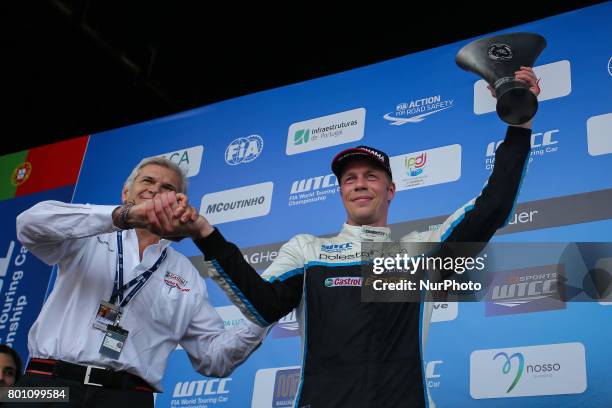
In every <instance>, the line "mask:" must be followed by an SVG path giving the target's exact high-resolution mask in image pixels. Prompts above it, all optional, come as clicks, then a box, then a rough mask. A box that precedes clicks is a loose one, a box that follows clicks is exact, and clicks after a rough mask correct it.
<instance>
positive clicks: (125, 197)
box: [121, 184, 130, 204]
mask: <svg viewBox="0 0 612 408" xmlns="http://www.w3.org/2000/svg"><path fill="white" fill-rule="evenodd" d="M129 190H130V189H129V187H128V185H127V184H124V185H123V190H121V202H123V204H126V203H127V201H128V191H129Z"/></svg>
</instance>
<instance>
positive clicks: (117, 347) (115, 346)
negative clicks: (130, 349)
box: [100, 325, 129, 360]
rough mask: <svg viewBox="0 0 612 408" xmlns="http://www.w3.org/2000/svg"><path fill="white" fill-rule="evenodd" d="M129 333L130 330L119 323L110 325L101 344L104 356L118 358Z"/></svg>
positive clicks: (101, 352)
mask: <svg viewBox="0 0 612 408" xmlns="http://www.w3.org/2000/svg"><path fill="white" fill-rule="evenodd" d="M128 334H129V332H128V331H127V330H125V329H124V328H122V327H121V326H119V325H117V326H113V325H108V327H107V329H106V334H105V335H104V340H102V345H101V346H100V354H101V355H103V356H104V357H108V358H112V359H114V360H117V359H118V358H119V355H120V354H121V350H123V346H124V345H125V341H126V340H127V336H128Z"/></svg>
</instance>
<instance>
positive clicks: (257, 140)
mask: <svg viewBox="0 0 612 408" xmlns="http://www.w3.org/2000/svg"><path fill="white" fill-rule="evenodd" d="M263 146H264V142H263V139H262V138H261V137H260V136H259V135H250V136H247V137H239V138H238V139H235V140H233V141H232V142H231V143H230V144H229V146H227V149H225V162H226V163H227V164H229V165H230V166H236V165H238V164H242V163H250V162H252V161H253V160H255V159H256V158H258V157H259V155H260V154H261V152H262V150H263Z"/></svg>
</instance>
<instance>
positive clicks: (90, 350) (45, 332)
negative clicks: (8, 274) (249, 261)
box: [17, 201, 266, 391]
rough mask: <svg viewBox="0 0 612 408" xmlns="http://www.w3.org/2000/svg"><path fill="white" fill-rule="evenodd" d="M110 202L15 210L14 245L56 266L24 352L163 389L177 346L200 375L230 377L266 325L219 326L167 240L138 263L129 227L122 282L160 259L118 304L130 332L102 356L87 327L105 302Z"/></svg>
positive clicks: (113, 251)
mask: <svg viewBox="0 0 612 408" xmlns="http://www.w3.org/2000/svg"><path fill="white" fill-rule="evenodd" d="M114 208H116V206H100V205H82V204H66V203H62V202H58V201H44V202H41V203H39V204H37V205H35V206H34V207H32V208H30V209H29V210H27V211H24V212H23V213H22V214H20V215H19V216H18V217H17V237H18V239H19V240H20V241H21V243H22V244H23V245H25V246H26V247H27V248H28V249H29V250H30V251H31V252H32V253H33V254H34V255H36V256H37V257H38V258H40V259H41V260H42V261H44V262H45V263H47V264H49V265H52V264H58V266H59V269H58V274H57V280H56V282H55V286H54V288H53V291H52V292H51V295H50V296H49V298H48V299H47V301H46V302H45V304H44V305H43V308H42V311H41V312H40V315H39V316H38V318H37V319H36V322H35V323H34V324H33V326H32V328H31V329H30V333H29V336H28V348H29V351H30V356H31V357H35V358H36V357H37V358H50V359H56V360H64V361H69V362H72V363H77V364H90V365H96V366H102V367H106V368H111V369H113V370H125V371H128V372H131V373H133V374H136V375H138V376H140V377H142V378H143V379H144V380H146V381H147V382H148V383H149V384H151V386H153V387H154V388H155V389H157V390H159V391H161V386H160V382H161V379H162V377H163V374H164V371H165V369H166V363H167V360H168V355H169V354H170V352H172V351H173V350H174V349H175V348H176V346H177V344H180V345H181V346H182V347H183V348H184V349H185V351H186V352H187V354H188V355H189V358H190V360H191V363H192V365H193V367H194V369H195V370H197V371H198V372H200V373H201V374H204V375H208V376H226V375H228V374H229V373H230V372H231V371H232V370H233V369H234V368H235V367H236V366H237V365H239V364H240V363H241V362H242V361H243V360H244V359H245V358H247V357H248V356H249V354H250V353H252V352H253V351H254V350H255V348H257V346H258V345H259V343H260V342H261V340H262V339H263V337H264V336H265V332H266V330H265V329H262V328H260V327H258V326H256V325H254V324H251V323H250V322H248V323H246V324H245V325H243V326H238V327H235V328H233V329H230V330H226V329H225V328H224V326H223V321H222V320H221V318H220V317H219V315H218V314H217V312H216V310H215V308H214V307H213V306H212V305H211V304H210V303H209V301H208V293H207V291H206V285H205V283H204V280H203V279H202V278H201V277H200V275H199V273H198V271H197V270H196V269H195V268H194V267H193V265H192V264H191V262H190V261H189V260H188V259H187V258H186V257H185V256H184V255H182V254H180V253H178V252H176V251H175V250H174V249H173V248H172V247H170V246H169V245H170V241H167V240H161V241H160V242H159V243H157V244H154V245H150V246H148V247H147V248H146V249H145V250H144V252H143V256H142V261H140V259H139V250H138V238H137V236H136V232H135V231H134V230H126V231H123V232H122V238H123V239H122V240H123V253H124V255H123V265H124V283H127V282H129V281H130V280H131V279H132V278H134V277H136V276H138V275H140V274H141V273H143V272H144V271H145V270H147V269H148V268H149V267H151V266H152V265H153V264H154V263H155V261H157V259H158V258H159V257H160V255H161V253H162V251H163V250H164V249H165V248H167V257H166V259H165V260H164V261H163V262H162V263H161V265H160V266H159V268H158V269H157V270H156V271H155V272H154V273H153V275H152V276H151V278H150V279H149V280H148V281H147V283H146V284H145V285H144V287H143V288H142V289H141V290H140V292H138V294H137V295H136V296H135V297H134V298H133V299H132V300H131V301H130V302H129V303H128V305H127V306H126V307H125V308H123V311H122V312H123V315H122V317H121V321H120V324H121V326H122V327H123V328H124V329H126V330H128V331H129V335H128V338H127V341H126V342H125V345H124V347H123V350H122V352H121V355H120V357H119V359H118V360H114V359H109V358H106V357H103V356H102V355H100V353H99V350H100V345H101V344H102V340H103V338H104V334H105V333H104V332H103V331H101V330H98V329H95V328H94V327H93V326H92V325H93V321H94V318H95V315H96V312H97V311H98V307H99V305H100V301H101V300H104V301H108V300H109V299H110V296H111V293H112V290H113V282H114V279H115V269H116V263H117V233H116V228H115V227H114V226H113V223H112V217H111V215H112V211H113V209H114ZM177 276H178V277H177ZM177 283H178V286H179V287H178V288H177V287H176V285H177ZM173 285H174V286H173ZM127 293H129V290H128V291H127Z"/></svg>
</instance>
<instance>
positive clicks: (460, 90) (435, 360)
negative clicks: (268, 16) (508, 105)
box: [74, 3, 612, 408]
mask: <svg viewBox="0 0 612 408" xmlns="http://www.w3.org/2000/svg"><path fill="white" fill-rule="evenodd" d="M611 15H612V3H605V4H601V5H597V6H594V7H591V8H587V9H583V10H580V11H576V12H572V13H568V14H564V15H561V16H557V17H553V18H549V19H546V20H541V21H538V22H534V23H530V24H526V25H524V26H520V27H516V28H513V29H511V30H506V32H515V31H530V32H536V33H539V34H541V35H543V36H544V37H545V38H546V39H547V42H548V46H547V48H546V49H545V50H544V52H543V53H542V55H541V56H540V58H539V59H538V61H537V64H536V65H537V66H536V73H538V76H539V77H540V78H541V85H542V87H543V90H544V91H543V94H542V95H541V98H540V106H539V112H538V115H537V117H536V120H535V125H534V126H535V127H534V137H533V140H532V153H531V157H530V165H529V169H528V172H527V175H526V177H525V180H524V183H523V186H522V190H521V193H520V196H519V200H518V201H519V204H518V206H517V213H516V218H515V219H514V221H513V222H512V224H511V225H510V226H509V227H507V228H505V229H504V230H502V231H500V232H499V234H498V235H497V236H496V239H497V240H500V241H515V242H528V241H533V242H547V241H566V242H567V241H581V240H582V241H612V232H610V231H612V229H611V228H610V227H611V224H610V219H611V218H612V213H611V212H610V206H609V204H608V203H609V202H610V200H611V199H612V181H611V179H610V177H609V175H610V173H611V171H612V154H611V153H612V136H611V135H612V119H611V118H612V115H611V112H612V68H610V64H611V62H610V61H611V57H612V52H611V47H610V45H611V42H610V39H611V38H612V28H611V26H610V24H609V19H610V16H611ZM468 41H469V40H466V41H462V42H459V43H455V44H450V45H447V46H444V47H440V48H436V49H433V50H429V51H425V52H421V53H417V54H414V55H409V56H406V57H402V58H397V59H394V60H390V61H386V62H382V63H379V64H375V65H371V66H367V67H363V68H360V69H356V70H352V71H348V72H345V73H342V74H338V75H332V76H328V77H324V78H320V79H317V80H312V81H308V82H304V83H300V84H295V85H292V86H287V87H283V88H279V89H274V90H270V91H266V92H260V93H256V94H253V95H248V96H245V97H241V98H237V99H232V100H228V101H225V102H221V103H217V104H214V105H210V106H207V107H203V108H200V109H196V110H192V111H189V112H185V113H182V114H179V115H174V116H171V117H167V118H163V119H159V120H154V121H151V122H147V123H143V124H139V125H135V126H130V127H126V128H122V129H117V130H112V131H108V132H104V133H100V134H97V135H93V136H92V137H91V139H90V143H89V147H88V150H87V154H86V156H85V160H84V163H83V168H82V172H81V176H80V179H79V183H78V185H77V187H76V191H75V197H74V201H75V202H90V203H99V204H112V203H118V202H119V198H120V191H121V186H122V184H123V182H124V180H125V178H126V176H127V175H128V174H129V172H130V170H131V169H132V167H133V166H134V165H135V164H136V163H137V162H138V161H139V160H140V159H142V158H144V157H149V156H157V155H162V154H166V155H168V156H170V153H172V152H178V153H176V154H174V155H172V157H173V158H174V159H176V160H177V161H180V162H181V165H183V166H185V168H186V169H188V171H189V174H190V175H191V176H190V190H189V196H190V199H191V201H192V203H193V204H194V205H195V206H196V207H198V208H200V211H201V212H202V213H203V214H205V215H207V216H208V217H209V218H214V219H216V220H217V225H218V227H219V228H220V230H221V231H222V232H223V233H224V235H225V236H226V237H227V238H228V239H230V240H232V241H234V242H235V243H236V244H237V245H239V246H240V247H241V248H243V249H244V250H245V252H247V253H248V254H257V256H258V257H260V256H261V255H262V254H267V255H265V256H268V257H269V256H270V254H271V253H273V252H274V251H276V250H278V247H279V246H280V244H281V243H282V242H284V241H286V240H288V239H289V238H290V237H291V236H293V235H295V234H297V233H312V234H317V235H320V234H330V233H333V232H336V231H338V230H339V229H340V227H341V224H342V222H343V220H344V210H343V208H342V204H341V202H340V200H339V198H338V194H337V191H336V190H337V189H336V180H335V178H334V177H333V176H331V170H330V161H331V158H332V157H333V155H334V154H335V153H337V152H338V151H340V150H341V149H343V148H347V147H349V146H354V145H357V144H361V143H363V144H368V145H372V146H375V147H377V148H379V149H382V150H384V151H386V152H387V153H388V154H389V155H390V156H394V157H395V159H394V160H395V161H396V166H397V167H395V168H394V177H395V181H396V183H398V185H400V184H401V185H402V186H408V185H410V186H412V188H403V187H402V188H401V189H400V190H401V191H399V192H398V194H397V195H396V198H395V200H394V202H393V204H392V206H391V216H390V220H389V221H390V223H391V224H392V227H393V228H394V230H397V231H399V232H401V233H404V232H407V231H404V230H406V229H421V230H424V229H427V228H434V227H435V224H437V223H439V222H440V221H441V220H442V219H443V217H444V216H445V215H448V214H450V213H451V212H453V211H454V210H455V209H456V208H458V207H459V206H460V205H462V204H463V203H464V202H466V201H468V200H469V199H471V198H472V197H473V196H474V195H476V194H478V192H479V191H480V189H481V188H482V185H483V183H484V181H485V180H486V178H487V177H488V175H489V174H490V171H491V166H492V164H493V163H492V162H491V157H492V153H493V147H492V146H494V144H495V142H497V141H499V140H501V139H503V135H504V132H505V127H504V125H503V124H502V123H501V122H500V120H499V119H498V118H497V116H496V114H495V112H494V111H488V112H487V109H486V106H488V105H487V104H489V105H490V103H491V101H490V100H487V99H486V98H485V97H483V96H482V95H481V94H479V89H481V88H479V86H481V85H479V84H478V83H477V80H478V78H476V77H475V76H474V75H472V74H469V73H466V72H464V71H462V70H460V69H459V68H458V67H456V65H455V62H454V57H455V55H456V53H457V51H458V50H459V49H460V48H461V47H462V46H464V45H465V44H466V43H467V42H468ZM485 96H486V95H485ZM425 114H426V115H425ZM457 145H459V146H458V147H457ZM449 146H450V147H449ZM452 146H455V147H452ZM441 152H446V153H445V154H448V155H447V156H444V158H445V159H444V160H442V159H441V158H442V156H441ZM411 157H412V158H415V157H421V158H422V159H424V158H425V157H426V158H427V160H426V161H425V162H424V163H423V165H422V166H421V167H420V168H419V169H420V170H422V171H421V172H420V173H419V172H415V171H414V170H415V169H414V168H411V167H410V166H406V163H407V162H408V161H407V160H406V159H409V158H411ZM402 166H404V167H402ZM396 168H397V169H398V171H397V172H396V171H395V169H396ZM417 173H418V174H417ZM232 203H233V205H234V209H232V208H231V206H232ZM176 247H177V248H178V249H179V250H180V251H181V252H183V253H184V254H185V255H187V256H190V257H193V260H194V263H197V261H198V255H199V252H198V250H197V249H196V248H195V246H194V245H193V244H192V243H191V242H188V241H183V242H181V243H178V244H176ZM249 259H250V261H251V263H252V264H253V266H254V267H255V268H256V269H258V270H260V271H261V270H263V269H264V268H265V266H266V265H267V264H269V259H267V260H261V259H255V258H251V257H250V258H249ZM207 285H208V289H209V292H210V299H211V301H212V302H213V304H214V305H215V306H216V307H218V308H219V311H220V313H221V315H222V317H223V318H224V319H225V321H226V324H227V325H232V324H235V323H236V321H237V320H240V317H236V313H237V312H236V310H234V309H232V308H231V307H229V306H230V302H229V300H228V299H227V297H226V296H225V295H224V294H223V293H222V292H221V291H220V290H219V288H218V287H217V286H216V285H215V284H214V283H213V282H210V281H209V280H207ZM485 309H486V305H485V304H482V303H478V304H460V305H458V309H457V311H458V313H457V314H456V315H443V316H442V317H441V318H440V321H439V322H436V323H434V324H433V325H432V327H431V330H430V340H429V344H428V345H427V349H426V353H425V360H426V361H427V364H426V365H425V367H424V370H425V374H426V377H427V380H428V381H427V382H428V384H429V386H430V390H431V393H432V395H433V396H434V397H435V400H436V402H437V404H438V406H440V407H446V406H450V407H510V406H516V405H520V406H525V407H545V406H557V407H569V406H582V405H584V406H591V407H605V406H612V390H611V389H610V387H609V384H608V383H609V379H610V376H609V373H607V370H608V367H609V365H610V362H611V361H610V359H611V357H610V353H609V350H607V348H606V344H609V342H610V339H612V326H611V325H610V324H608V322H609V321H610V318H611V317H612V306H609V305H607V304H605V303H599V302H593V303H588V304H586V303H583V304H571V303H568V304H567V305H565V307H564V308H561V309H555V310H541V311H537V312H531V313H514V314H504V315H496V316H487V315H486V314H485ZM300 349H301V347H300V341H299V337H298V332H297V330H296V324H295V319H294V317H292V316H289V317H287V318H286V319H284V320H283V321H282V322H281V323H280V324H279V325H277V326H276V327H275V328H274V329H273V330H272V332H271V334H270V335H269V336H268V338H267V340H266V341H265V343H264V344H263V346H262V347H261V348H260V349H259V350H257V351H256V352H255V354H254V355H253V356H252V357H251V358H250V359H249V360H248V361H246V362H245V363H244V364H243V365H242V366H241V367H239V368H238V369H237V370H236V371H235V372H234V373H233V374H232V375H231V376H230V377H229V379H227V380H224V381H215V380H209V379H206V378H203V377H201V376H199V375H198V374H196V373H194V372H193V369H192V368H191V365H190V364H189V362H188V359H187V357H186V356H185V354H184V352H183V351H182V350H177V351H176V352H174V353H173V354H172V356H171V358H170V362H169V365H168V370H167V372H166V377H165V380H164V387H165V392H164V393H163V394H160V395H159V396H158V397H157V402H156V404H157V406H160V407H167V406H180V407H197V406H200V407H223V408H230V407H245V406H254V407H266V408H267V407H270V406H272V407H280V406H286V395H285V394H286V393H287V392H290V391H291V390H292V384H293V380H294V378H295V376H294V371H292V370H294V369H293V368H292V367H295V366H299V365H300V364H301V356H300ZM561 350H563V352H561ZM487 353H488V354H487ZM491 353H492V354H491ZM496 353H506V355H508V357H510V356H511V355H512V356H513V357H512V358H509V359H508V361H507V362H506V364H504V362H502V361H501V360H499V359H494V358H489V357H487V356H489V355H493V356H494V355H495V354H496ZM508 353H510V354H508ZM542 367H544V368H542ZM546 367H551V368H550V370H547V371H546V372H543V371H541V370H543V369H545V368H546ZM483 378H487V381H492V383H491V384H488V383H486V382H485V381H484V380H483ZM513 382H516V384H515V385H514V388H512V389H511V390H508V388H509V386H508V385H509V384H511V383H513ZM498 388H499V391H496V390H497V389H498Z"/></svg>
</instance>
